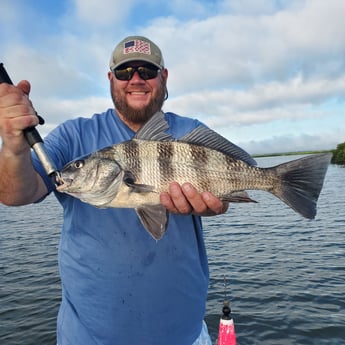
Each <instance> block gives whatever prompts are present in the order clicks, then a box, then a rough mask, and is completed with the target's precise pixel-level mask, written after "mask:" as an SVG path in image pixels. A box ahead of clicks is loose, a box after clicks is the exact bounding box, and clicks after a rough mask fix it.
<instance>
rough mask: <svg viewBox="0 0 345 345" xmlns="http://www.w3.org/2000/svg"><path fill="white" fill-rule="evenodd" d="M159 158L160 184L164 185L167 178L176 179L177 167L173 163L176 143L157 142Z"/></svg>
mask: <svg viewBox="0 0 345 345" xmlns="http://www.w3.org/2000/svg"><path fill="white" fill-rule="evenodd" d="M157 154H158V156H157V160H158V167H159V173H160V184H161V185H164V184H165V183H166V181H167V180H170V181H174V180H175V169H174V166H173V164H172V158H173V156H174V145H173V143H172V142H166V141H165V142H158V143H157Z"/></svg>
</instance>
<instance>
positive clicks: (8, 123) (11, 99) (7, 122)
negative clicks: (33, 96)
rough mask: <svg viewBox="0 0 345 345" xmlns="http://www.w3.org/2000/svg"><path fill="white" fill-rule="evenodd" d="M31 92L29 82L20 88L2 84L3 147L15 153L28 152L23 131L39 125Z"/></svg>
mask: <svg viewBox="0 0 345 345" xmlns="http://www.w3.org/2000/svg"><path fill="white" fill-rule="evenodd" d="M29 92H30V83H29V82H27V81H21V82H20V83H19V84H18V86H13V85H9V84H5V83H2V84H0V136H1V138H2V141H3V146H5V147H6V148H7V149H9V150H10V151H12V152H13V153H16V152H20V151H22V150H27V143H26V141H25V140H24V136H23V130H24V129H25V128H28V127H31V126H36V125H37V124H38V118H37V116H36V112H35V110H34V109H33V107H32V104H31V101H30V99H29V97H28V94H29Z"/></svg>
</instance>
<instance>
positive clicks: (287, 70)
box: [0, 0, 345, 154]
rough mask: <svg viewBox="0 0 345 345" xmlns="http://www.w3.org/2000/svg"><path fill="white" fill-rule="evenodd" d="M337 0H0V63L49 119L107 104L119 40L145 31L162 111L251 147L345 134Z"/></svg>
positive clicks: (342, 24)
mask: <svg viewBox="0 0 345 345" xmlns="http://www.w3.org/2000/svg"><path fill="white" fill-rule="evenodd" d="M344 17H345V1H343V0H327V1H325V0H214V1H210V0H209V1H207V0H188V1H186V0H169V1H161V0H126V1H123V0H87V1H85V0H55V1H54V0H50V1H49V0H1V6H0V23H1V24H2V25H1V30H0V62H3V63H4V65H5V67H6V69H7V71H8V73H9V74H10V76H11V78H12V80H13V82H14V83H17V82H18V81H19V80H22V79H26V80H29V81H30V83H31V94H30V98H31V100H32V102H33V104H34V106H35V108H36V110H37V112H38V113H39V114H41V115H42V116H43V117H44V118H45V120H46V124H45V125H43V126H39V128H38V130H39V132H40V133H41V135H42V136H43V137H44V136H45V135H46V134H47V133H48V132H49V131H50V130H51V129H53V128H54V127H56V126H57V125H58V124H60V123H62V122H63V121H65V120H67V119H70V118H75V117H79V116H83V117H90V116H92V115H93V114H94V113H101V112H103V111H105V110H106V109H108V108H111V107H113V104H112V101H111V97H110V92H109V81H108V78H107V72H108V70H109V59H110V55H111V52H112V50H113V49H114V47H115V46H116V44H117V43H118V42H119V41H121V40H122V39H123V38H124V37H126V36H129V35H143V36H146V37H149V38H150V39H151V40H153V41H154V42H155V43H156V44H157V45H158V46H159V47H160V48H161V50H162V52H163V55H164V60H165V64H166V67H167V68H168V71H169V78H168V90H169V98H168V100H167V101H166V102H165V104H164V108H163V110H164V111H172V112H175V113H177V114H179V115H183V116H188V117H192V118H197V119H199V120H201V121H202V122H204V123H205V124H206V125H208V126H209V127H211V128H212V129H214V130H215V131H217V132H218V133H220V134H221V135H223V136H224V137H226V138H227V139H229V140H231V141H232V142H234V143H235V144H237V145H239V146H241V147H242V148H244V149H245V150H247V151H248V152H249V153H251V154H269V153H277V152H291V151H305V150H328V149H335V148H336V146H337V145H338V144H340V143H342V142H345V125H344V118H345V117H344V115H345V21H344Z"/></svg>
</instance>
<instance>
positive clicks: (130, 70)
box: [113, 65, 160, 80]
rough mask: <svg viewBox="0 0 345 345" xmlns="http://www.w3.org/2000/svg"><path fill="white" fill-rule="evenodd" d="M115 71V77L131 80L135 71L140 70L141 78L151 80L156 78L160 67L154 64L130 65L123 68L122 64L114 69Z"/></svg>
mask: <svg viewBox="0 0 345 345" xmlns="http://www.w3.org/2000/svg"><path fill="white" fill-rule="evenodd" d="M113 72H114V74H115V77H116V78H117V79H119V80H131V79H132V77H133V75H134V73H135V72H138V74H139V77H140V78H141V79H143V80H149V79H154V78H156V77H157V75H158V72H160V69H159V68H157V67H156V66H154V65H145V66H135V67H133V66H128V67H122V68H121V66H120V67H118V68H116V69H114V70H113Z"/></svg>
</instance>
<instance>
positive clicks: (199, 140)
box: [179, 125, 257, 165]
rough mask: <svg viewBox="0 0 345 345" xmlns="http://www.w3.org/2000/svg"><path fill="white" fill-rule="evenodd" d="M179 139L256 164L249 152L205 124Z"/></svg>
mask: <svg viewBox="0 0 345 345" xmlns="http://www.w3.org/2000/svg"><path fill="white" fill-rule="evenodd" d="M179 141H182V142H186V143H189V144H194V145H199V146H205V147H208V148H210V149H213V150H216V151H219V152H222V153H224V154H226V155H228V156H230V157H233V158H235V159H240V160H242V161H244V162H246V163H247V164H249V165H256V164H257V163H256V161H255V160H254V159H253V158H252V157H251V156H250V154H249V153H247V152H246V151H244V150H243V149H241V148H240V147H239V146H237V145H235V144H233V143H232V142H231V141H229V140H227V139H225V138H224V137H222V136H221V135H220V134H218V133H217V132H215V131H213V130H212V129H210V128H208V127H205V126H202V125H201V126H198V127H196V128H195V129H193V130H192V131H191V132H189V133H187V134H186V135H185V136H183V137H182V138H181V139H180V140H179Z"/></svg>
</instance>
